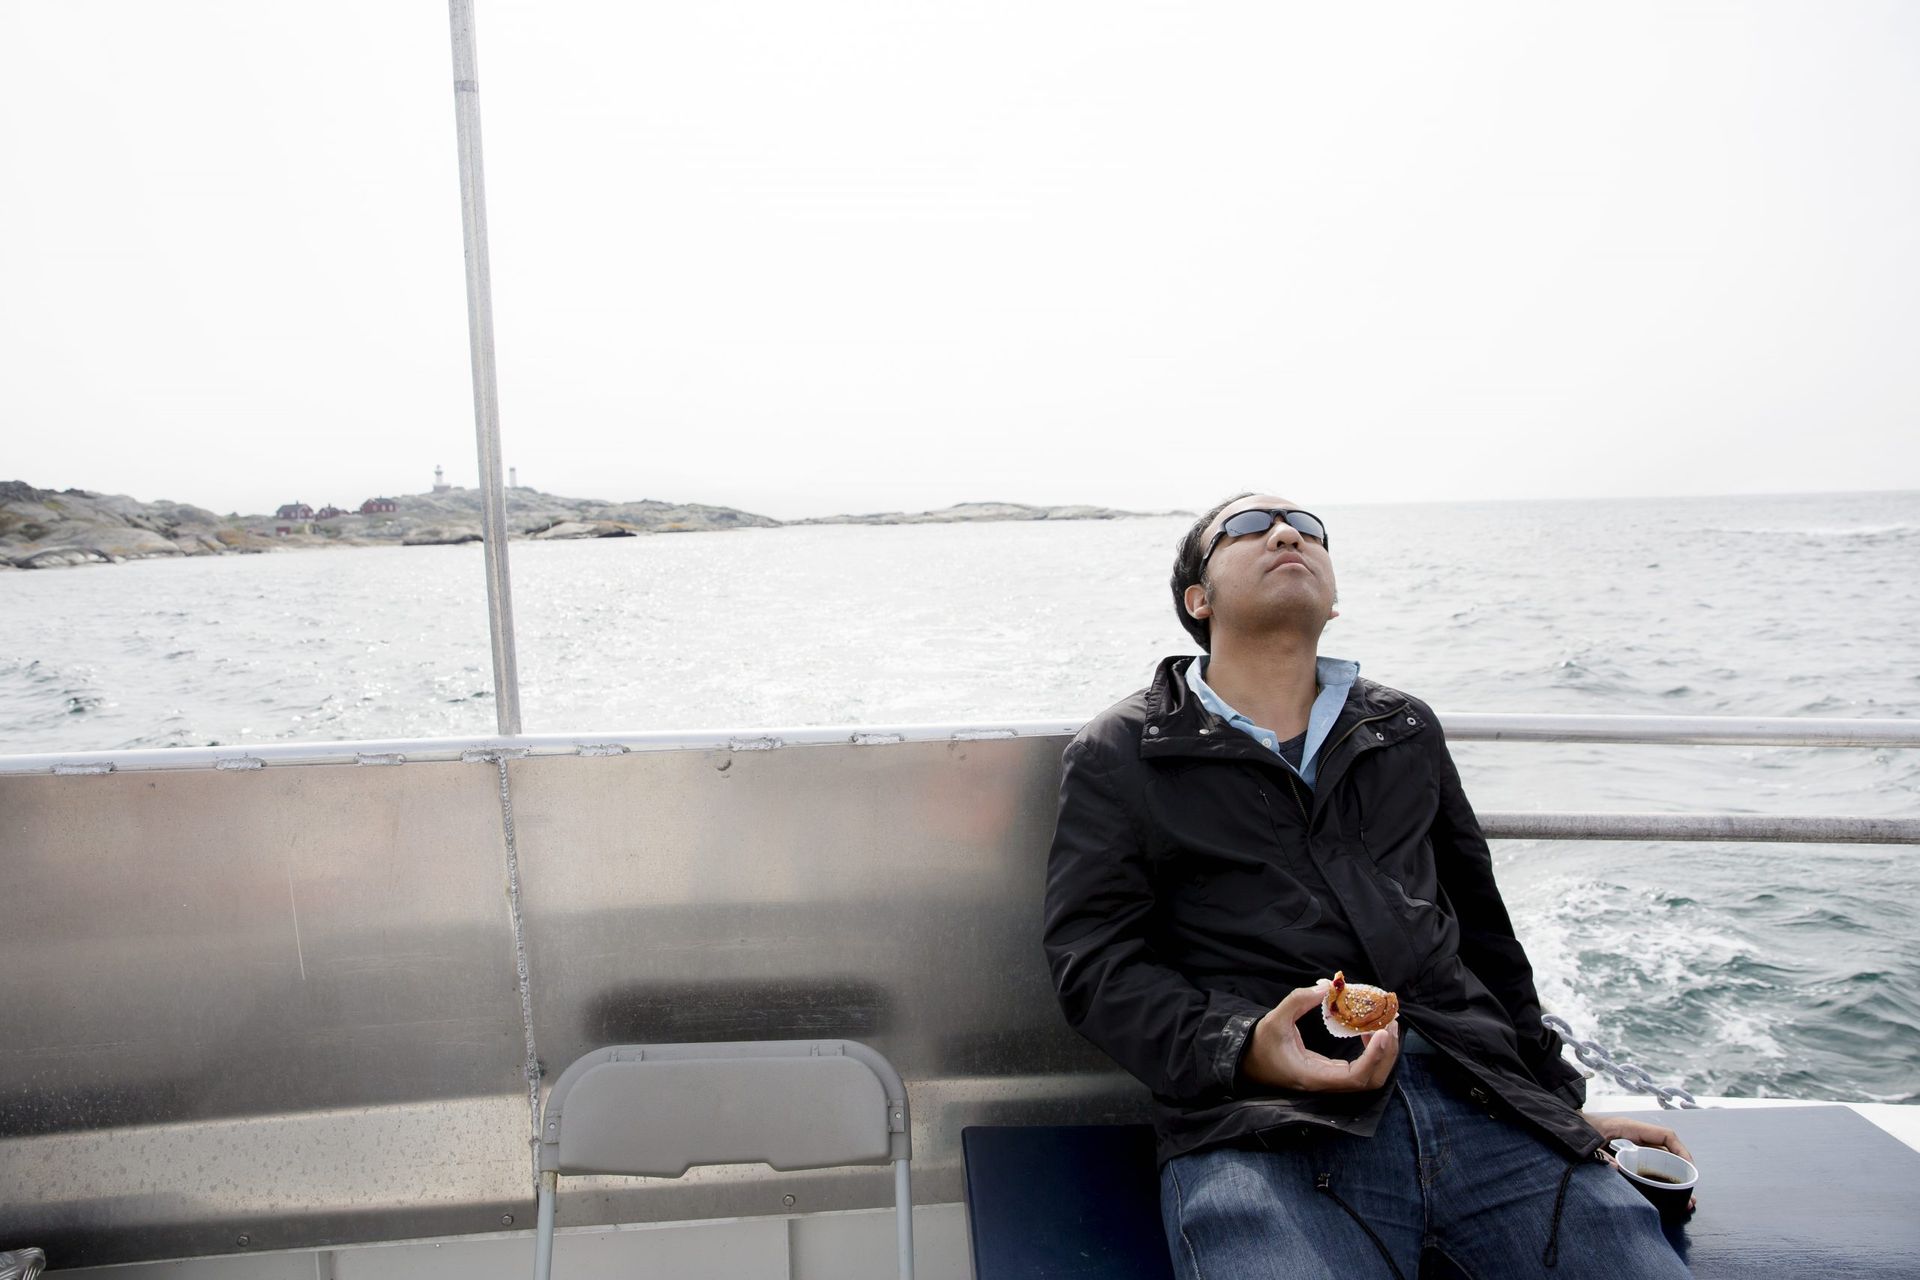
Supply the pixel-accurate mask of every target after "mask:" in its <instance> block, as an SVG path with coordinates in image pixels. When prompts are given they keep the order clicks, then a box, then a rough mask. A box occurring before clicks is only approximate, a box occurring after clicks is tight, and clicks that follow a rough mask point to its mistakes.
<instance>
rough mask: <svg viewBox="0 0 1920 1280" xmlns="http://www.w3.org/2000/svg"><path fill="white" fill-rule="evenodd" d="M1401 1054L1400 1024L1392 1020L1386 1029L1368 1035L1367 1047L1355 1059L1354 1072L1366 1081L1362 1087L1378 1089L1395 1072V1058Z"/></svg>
mask: <svg viewBox="0 0 1920 1280" xmlns="http://www.w3.org/2000/svg"><path fill="white" fill-rule="evenodd" d="M1399 1056H1400V1024H1399V1023H1398V1022H1392V1023H1389V1024H1388V1025H1387V1029H1386V1030H1385V1031H1376V1032H1374V1033H1373V1034H1372V1035H1370V1036H1368V1037H1367V1047H1366V1048H1365V1049H1364V1050H1362V1051H1361V1054H1360V1056H1359V1057H1358V1058H1355V1059H1354V1060H1353V1070H1354V1074H1355V1075H1357V1076H1359V1077H1361V1078H1363V1079H1364V1080H1365V1081H1366V1083H1365V1084H1363V1085H1360V1086H1359V1087H1360V1088H1362V1089H1377V1088H1379V1087H1380V1086H1381V1085H1383V1084H1385V1083H1386V1082H1387V1077H1388V1076H1390V1075H1392V1074H1393V1063H1394V1059H1396V1058H1398V1057H1399Z"/></svg>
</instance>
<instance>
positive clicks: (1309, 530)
mask: <svg viewBox="0 0 1920 1280" xmlns="http://www.w3.org/2000/svg"><path fill="white" fill-rule="evenodd" d="M1287 523H1288V524H1290V525H1292V526H1293V527H1294V528H1296V529H1298V530H1299V531H1300V532H1301V533H1303V534H1305V535H1306V536H1307V537H1309V538H1318V539H1319V540H1320V541H1321V543H1323V544H1324V543H1325V542H1326V540H1327V526H1325V525H1323V524H1321V523H1320V519H1319V517H1318V516H1312V515H1308V514H1307V513H1306V512H1304V511H1289V512H1287Z"/></svg>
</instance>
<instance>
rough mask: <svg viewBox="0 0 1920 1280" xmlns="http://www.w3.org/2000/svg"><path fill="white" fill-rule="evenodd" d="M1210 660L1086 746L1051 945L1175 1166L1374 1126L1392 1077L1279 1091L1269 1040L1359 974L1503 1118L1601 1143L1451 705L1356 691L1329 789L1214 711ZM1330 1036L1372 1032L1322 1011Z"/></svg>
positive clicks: (1064, 992) (1059, 981)
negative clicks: (1300, 1132)
mask: <svg viewBox="0 0 1920 1280" xmlns="http://www.w3.org/2000/svg"><path fill="white" fill-rule="evenodd" d="M1191 661H1192V659H1191V658H1185V657H1176V658H1168V659H1166V660H1165V661H1164V662H1162V663H1161V664H1160V667H1159V670H1158V671H1157V672H1156V673H1155V675H1154V680H1153V684H1152V685H1151V686H1149V687H1148V688H1146V689H1143V690H1142V691H1140V692H1139V693H1137V694H1135V695H1134V696H1132V697H1131V698H1128V699H1127V700H1125V701H1124V702H1121V703H1119V704H1117V705H1116V706H1114V707H1112V708H1110V709H1109V710H1107V711H1105V712H1103V713H1102V714H1101V715H1100V716H1098V717H1097V718H1096V719H1094V720H1093V722H1092V723H1090V724H1088V725H1087V727H1086V728H1085V729H1083V730H1082V731H1081V732H1080V734H1079V736H1078V737H1076V738H1075V739H1074V740H1073V742H1072V743H1071V744H1070V745H1069V746H1068V747H1067V750H1066V755H1065V757H1064V766H1065V773H1064V775H1063V777H1062V780H1061V784H1060V818H1059V824H1058V826H1057V828H1056V829H1055V832H1054V838H1053V850H1052V853H1051V855H1050V857H1049V861H1048V866H1047V900H1046V921H1045V939H1046V952H1047V961H1048V964H1049V965H1050V967H1051V969H1052V971H1053V982H1054V989H1055V990H1056V991H1057V992H1058V994H1059V997H1060V1007H1061V1009H1062V1010H1063V1011H1064V1012H1065V1013H1066V1016H1067V1021H1068V1022H1069V1023H1070V1024H1072V1026H1073V1027H1074V1028H1075V1029H1076V1030H1077V1031H1079V1032H1080V1033H1081V1034H1082V1035H1084V1036H1086V1037H1087V1038H1088V1039H1089V1040H1091V1041H1093V1043H1094V1044H1096V1045H1098V1046H1099V1047H1100V1048H1101V1049H1103V1050H1105V1051H1106V1053H1107V1054H1108V1055H1110V1056H1111V1057H1113V1058H1114V1059H1115V1060H1116V1061H1118V1062H1119V1063H1120V1065H1121V1066H1123V1067H1125V1068H1126V1069H1127V1070H1128V1071H1130V1072H1131V1073H1132V1074H1133V1075H1134V1076H1136V1077H1138V1078H1139V1079H1140V1080H1141V1081H1143V1082H1144V1083H1145V1084H1146V1085H1147V1087H1148V1088H1149V1089H1151V1090H1152V1091H1153V1095H1154V1104H1155V1105H1154V1118H1155V1128H1156V1130H1157V1132H1158V1134H1159V1154H1160V1159H1161V1160H1162V1161H1163V1162H1164V1161H1166V1160H1169V1159H1171V1158H1173V1157H1174V1156H1177V1155H1182V1154H1185V1153H1186V1152H1189V1151H1195V1150H1198V1149H1201V1148H1204V1147H1211V1146H1219V1145H1239V1146H1247V1145H1252V1146H1260V1145H1266V1144H1272V1143H1274V1142H1276V1141H1279V1140H1282V1139H1283V1138H1284V1136H1285V1135H1287V1134H1288V1133H1290V1132H1292V1131H1295V1130H1297V1129H1298V1128H1299V1127H1300V1126H1302V1125H1319V1126H1326V1127H1329V1128H1334V1129H1338V1130H1341V1131H1344V1132H1348V1133H1355V1134H1364V1135H1371V1134H1372V1133H1373V1130H1374V1127H1375V1125H1376V1124H1377V1123H1378V1121H1379V1118H1380V1114H1381V1112H1382V1111H1383V1110H1384V1109H1385V1107H1386V1100H1387V1091H1386V1089H1377V1090H1373V1091H1370V1092H1365V1093H1326V1092H1304V1091H1293V1090H1269V1089H1265V1088H1263V1087H1261V1086H1257V1085H1254V1084H1252V1083H1251V1082H1250V1081H1247V1080H1246V1079H1245V1078H1244V1077H1243V1076H1241V1075H1240V1072H1239V1067H1240V1059H1241V1055H1242V1053H1243V1051H1244V1050H1245V1048H1246V1044H1247V1036H1248V1033H1249V1032H1250V1031H1251V1030H1252V1028H1253V1024H1254V1023H1255V1022H1256V1021H1258V1020H1259V1018H1260V1017H1261V1015H1263V1014H1265V1013H1266V1012H1267V1010H1269V1009H1271V1008H1272V1007H1273V1006H1274V1005H1275V1004H1278V1003H1279V1001H1280V999H1281V998H1282V997H1283V996H1285V995H1286V994H1287V992H1288V991H1290V990H1292V989H1293V988H1295V987H1301V986H1309V985H1311V984H1312V983H1313V982H1314V981H1315V980H1317V979H1319V978H1325V977H1331V976H1332V975H1333V972H1334V971H1335V970H1336V969H1344V970H1345V971H1346V973H1347V976H1348V977H1349V978H1350V979H1351V980H1353V981H1355V982H1370V983H1374V984H1376V985H1378V986H1382V987H1385V988H1387V989H1388V990H1390V991H1394V992H1397V993H1398V994H1399V997H1400V1016H1401V1019H1402V1021H1403V1022H1404V1023H1405V1024H1407V1025H1410V1026H1412V1027H1413V1028H1415V1029H1417V1030H1418V1031H1419V1032H1420V1033H1421V1034H1422V1035H1423V1036H1425V1037H1426V1038H1427V1039H1428V1040H1430V1041H1431V1042H1432V1043H1433V1045H1434V1046H1435V1047H1436V1048H1437V1049H1438V1050H1439V1051H1440V1055H1441V1057H1442V1059H1444V1062H1443V1068H1444V1069H1445V1070H1446V1071H1448V1072H1449V1073H1450V1074H1452V1075H1453V1076H1454V1077H1455V1078H1456V1079H1457V1080H1458V1082H1459V1084H1460V1086H1461V1088H1462V1089H1464V1090H1466V1091H1467V1092H1469V1093H1470V1094H1471V1096H1473V1098H1474V1099H1475V1101H1477V1102H1480V1103H1482V1104H1483V1105H1485V1106H1486V1107H1487V1109H1488V1110H1489V1111H1492V1112H1495V1113H1499V1114H1503V1115H1506V1116H1508V1117H1510V1118H1513V1119H1516V1120H1518V1121H1520V1122H1522V1123H1524V1124H1527V1125H1530V1126H1531V1127H1532V1128H1534V1129H1535V1130H1536V1131H1538V1132H1540V1133H1541V1134H1543V1135H1544V1136H1546V1137H1547V1138H1548V1139H1549V1140H1550V1141H1552V1142H1553V1143H1554V1144H1555V1145H1556V1146H1558V1147H1559V1148H1561V1149H1562V1150H1564V1151H1565V1152H1566V1153H1567V1154H1568V1155H1569V1156H1579V1157H1585V1156H1590V1155H1591V1154H1592V1153H1593V1151H1594V1149H1595V1148H1596V1147H1598V1146H1599V1145H1600V1136H1599V1134H1597V1133H1596V1132H1595V1131H1594V1130H1593V1128H1592V1127H1591V1126H1589V1125H1588V1124H1587V1123H1586V1121H1585V1120H1584V1119H1582V1118H1581V1115H1580V1112H1579V1104H1580V1102H1581V1101H1582V1100H1584V1098H1585V1096H1586V1082H1585V1081H1584V1080H1583V1079H1582V1078H1581V1075H1580V1073H1579V1072H1578V1071H1577V1070H1575V1069H1574V1068H1573V1067H1571V1066H1569V1065H1567V1064H1566V1063H1565V1062H1563V1061H1562V1060H1561V1057H1560V1038H1559V1037H1558V1036H1556V1035H1555V1034H1554V1033H1553V1032H1551V1031H1549V1030H1547V1029H1546V1028H1545V1027H1543V1026H1542V1025H1541V1023H1540V1001H1539V997H1538V996H1537V995H1536V994H1535V992H1534V987H1533V970H1532V967H1531V966H1530V965H1528V963H1527V958H1526V954H1525V953H1524V952H1523V951H1522V950H1521V948H1520V944H1519V943H1518V942H1517V941H1515V940H1514V936H1513V925H1512V923H1511V922H1510V921H1509V919H1508V917H1507V909H1506V905H1505V904H1504V903H1503V902H1502V901H1501V900H1500V891H1499V890H1498V889H1497V888H1496V887H1495V885H1494V882H1493V864H1492V860H1491V858H1490V857H1489V856H1488V852H1487V843H1486V840H1485V839H1484V838H1483V837H1482V836H1481V834H1480V826H1479V823H1478V822H1477V821H1476V820H1475V818H1474V816H1473V809H1472V808H1471V807H1470V806H1469V805H1468V804H1467V798H1466V795H1465V794H1464V793H1463V792H1462V791H1461V788H1460V775H1459V773H1458V772H1457V771H1456V770H1455V769H1454V766H1453V758H1452V757H1451V756H1450V755H1449V754H1448V752H1447V745H1446V739H1445V737H1444V736H1443V735H1442V733H1441V731H1440V725H1439V723H1438V722H1437V721H1436V720H1435V719H1434V716H1433V712H1432V711H1431V710H1430V709H1429V708H1428V707H1427V705H1426V704H1425V703H1423V702H1421V701H1420V700H1419V699H1417V698H1411V697H1408V696H1407V695H1406V694H1404V693H1399V692H1397V691H1395V690H1393V689H1389V688H1386V687H1384V686H1382V685H1377V684H1374V683H1373V682H1371V681H1368V680H1359V681H1356V682H1355V684H1354V686H1353V689H1352V691H1351V692H1350V693H1349V694H1348V695H1347V701H1346V705H1345V706H1344V707H1343V708H1342V709H1341V712H1340V715H1339V718H1338V719H1337V720H1336V721H1335V722H1334V726H1333V729H1332V731H1331V732H1330V733H1329V734H1328V735H1327V739H1326V742H1325V744H1324V745H1323V746H1322V747H1321V748H1320V755H1319V766H1318V772H1317V774H1316V777H1315V786H1314V787H1313V788H1312V789H1311V790H1310V789H1309V788H1307V787H1306V786H1305V785H1304V784H1303V783H1301V782H1300V780H1299V779H1298V778H1297V777H1295V776H1294V775H1293V774H1292V773H1291V772H1290V771H1289V770H1288V769H1287V767H1286V765H1284V764H1282V763H1281V762H1280V760H1279V759H1278V758H1277V757H1276V756H1275V755H1274V754H1273V753H1272V752H1271V751H1269V750H1267V749H1266V748H1264V747H1262V746H1260V745H1259V744H1258V743H1256V742H1254V741H1253V740H1252V739H1251V738H1249V737H1248V736H1247V735H1246V734H1244V733H1242V732H1240V731H1239V730H1237V729H1234V728H1232V727H1230V726H1229V725H1228V724H1227V723H1226V722H1225V721H1223V720H1221V719H1220V718H1219V717H1217V716H1215V715H1214V714H1212V713H1211V712H1209V711H1208V710H1207V709H1206V708H1205V707H1204V706H1202V705H1201V704H1200V701H1199V699H1197V698H1195V697H1194V696H1193V693H1192V691H1191V690H1190V689H1189V688H1188V687H1187V682H1186V680H1185V678H1184V671H1185V668H1186V666H1187V664H1188V663H1189V662H1191ZM1300 1030H1301V1034H1302V1035H1303V1036H1304V1037H1305V1038H1306V1041H1307V1045H1308V1047H1309V1048H1313V1049H1316V1050H1318V1051H1319V1052H1321V1053H1325V1054H1328V1055H1329V1056H1335V1057H1343V1058H1350V1057H1353V1056H1354V1055H1356V1054H1357V1053H1358V1051H1359V1048H1358V1046H1359V1041H1358V1040H1339V1039H1335V1038H1334V1037H1332V1036H1330V1035H1328V1034H1327V1032H1326V1029H1325V1028H1324V1027H1322V1026H1321V1025H1320V1024H1319V1021H1318V1019H1316V1018H1311V1017H1310V1018H1307V1019H1304V1020H1303V1021H1302V1022H1301V1023H1300Z"/></svg>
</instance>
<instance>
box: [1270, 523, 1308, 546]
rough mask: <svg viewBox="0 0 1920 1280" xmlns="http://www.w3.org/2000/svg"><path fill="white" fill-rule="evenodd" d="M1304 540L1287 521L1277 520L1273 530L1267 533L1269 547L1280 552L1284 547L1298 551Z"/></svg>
mask: <svg viewBox="0 0 1920 1280" xmlns="http://www.w3.org/2000/svg"><path fill="white" fill-rule="evenodd" d="M1304 540H1305V539H1303V538H1302V537H1301V535H1300V531H1299V530H1298V529H1296V528H1294V527H1293V526H1292V525H1290V524H1288V523H1287V522H1286V521H1285V520H1275V521H1274V522H1273V528H1271V529H1269V530H1268V531H1267V547H1268V548H1269V549H1270V550H1273V551H1278V550H1279V549H1280V548H1281V547H1282V546H1290V547H1293V548H1295V549H1296V550H1297V549H1298V548H1299V546H1300V544H1301V542H1303V541H1304Z"/></svg>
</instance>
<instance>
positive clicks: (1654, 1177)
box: [1608, 1138, 1700, 1222]
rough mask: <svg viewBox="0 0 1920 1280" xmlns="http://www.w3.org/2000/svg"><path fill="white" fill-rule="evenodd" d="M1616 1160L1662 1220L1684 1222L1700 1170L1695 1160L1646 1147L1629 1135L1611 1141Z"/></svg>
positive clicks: (1623, 1172) (1628, 1179) (1658, 1148)
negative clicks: (1633, 1140)
mask: <svg viewBox="0 0 1920 1280" xmlns="http://www.w3.org/2000/svg"><path fill="white" fill-rule="evenodd" d="M1608 1145H1610V1146H1611V1147H1612V1148H1613V1160H1614V1163H1615V1165H1617V1166H1618V1167H1619V1169H1620V1172H1621V1173H1622V1174H1623V1175H1624V1176H1625V1177H1626V1179H1627V1181H1628V1182H1631V1183H1632V1184H1633V1185H1634V1188H1635V1189H1636V1190H1638V1191H1639V1192H1640V1194H1641V1195H1643V1196H1645V1197H1646V1198H1647V1199H1648V1200H1650V1201H1652V1202H1653V1207H1654V1208H1656V1209H1658V1210H1659V1211H1660V1220H1661V1221H1662V1222H1684V1221H1685V1220H1686V1217H1687V1214H1688V1213H1690V1212H1691V1210H1690V1209H1689V1208H1688V1207H1687V1206H1688V1205H1689V1204H1690V1203H1691V1202H1692V1200H1693V1189H1694V1187H1695V1186H1696V1185H1698V1183H1699V1181H1700V1170H1698V1169H1696V1168H1695V1167H1694V1165H1693V1161H1691V1160H1688V1159H1687V1158H1685V1157H1684V1156H1677V1155H1675V1154H1673V1152H1671V1151H1667V1150H1665V1149H1663V1148H1660V1147H1642V1146H1639V1145H1637V1144H1635V1143H1633V1142H1630V1141H1628V1140H1627V1139H1625V1138H1615V1139H1614V1140H1613V1141H1612V1142H1611V1143H1610V1144H1608Z"/></svg>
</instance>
